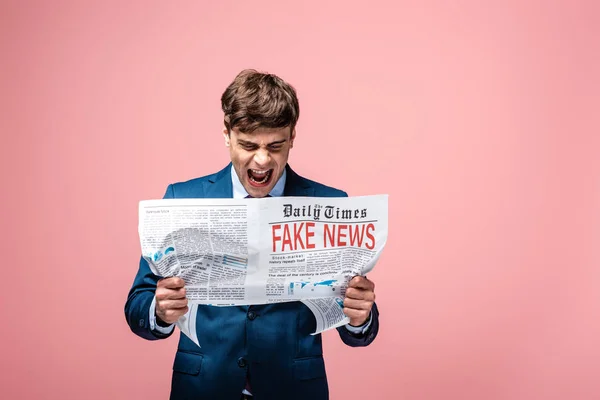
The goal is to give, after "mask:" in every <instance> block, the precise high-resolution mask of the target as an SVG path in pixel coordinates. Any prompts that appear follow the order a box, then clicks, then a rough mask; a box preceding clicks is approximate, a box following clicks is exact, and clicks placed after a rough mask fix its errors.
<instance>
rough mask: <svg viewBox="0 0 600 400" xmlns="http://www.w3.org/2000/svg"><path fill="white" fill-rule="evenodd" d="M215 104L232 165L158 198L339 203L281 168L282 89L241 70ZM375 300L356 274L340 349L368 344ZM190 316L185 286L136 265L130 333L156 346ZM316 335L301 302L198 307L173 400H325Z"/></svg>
mask: <svg viewBox="0 0 600 400" xmlns="http://www.w3.org/2000/svg"><path fill="white" fill-rule="evenodd" d="M221 104H222V108H223V112H224V122H225V127H224V129H223V137H224V140H225V146H227V147H228V148H229V154H230V157H231V163H230V164H229V165H228V166H226V167H225V168H224V169H222V170H221V171H220V172H217V173H216V174H213V175H208V176H205V177H202V178H198V179H193V180H191V181H188V182H183V183H176V184H172V185H169V186H168V188H167V191H166V194H165V196H164V197H165V198H245V197H254V198H257V197H266V196H313V197H342V196H347V195H346V193H344V192H342V191H340V190H337V189H333V188H331V187H327V186H325V185H322V184H320V183H316V182H314V181H310V180H308V179H305V178H303V177H301V176H299V175H298V174H296V173H295V172H294V171H293V170H292V169H291V168H290V167H289V165H288V163H287V161H288V156H289V152H290V149H292V148H293V146H294V140H295V139H296V130H295V127H296V122H297V121H298V115H299V106H298V100H297V97H296V92H295V90H294V89H293V88H292V87H291V86H290V85H289V84H287V83H286V82H284V81H283V80H282V79H280V78H278V77H277V76H275V75H270V74H263V73H259V72H257V71H254V70H245V71H242V72H241V73H240V74H239V75H238V76H237V77H236V78H235V80H234V81H233V82H232V83H231V84H230V85H229V87H228V88H227V89H226V90H225V92H224V93H223V96H222V97H221ZM374 301H375V293H374V284H373V282H371V281H370V280H368V279H367V278H366V277H360V276H357V277H354V278H353V279H352V280H351V281H350V283H349V287H348V289H347V291H346V298H345V300H344V313H345V314H346V315H347V316H348V317H349V319H350V323H349V324H348V325H346V326H342V327H339V328H338V332H339V335H340V338H341V339H342V341H343V342H344V343H346V344H347V345H349V346H353V347H356V346H367V345H369V344H370V343H371V342H372V341H373V340H374V339H375V336H376V335H377V331H378V329H379V320H378V311H377V306H376V305H375V303H374ZM188 311H189V309H188V306H187V299H186V297H185V288H184V282H183V280H181V279H180V278H176V277H171V278H164V279H159V277H157V276H156V275H154V274H153V273H152V272H151V271H150V268H149V267H148V264H147V262H146V261H145V260H144V259H143V258H142V259H141V260H140V267H139V271H138V273H137V275H136V277H135V280H134V283H133V287H132V289H131V291H130V292H129V296H128V298H127V303H126V305H125V315H126V318H127V323H128V324H129V326H130V328H131V330H132V331H133V332H134V333H135V334H137V335H139V336H141V337H143V338H145V339H148V340H156V339H164V338H167V337H169V336H170V335H171V334H172V333H173V330H174V325H173V324H174V323H175V322H176V321H177V320H178V319H179V318H180V317H181V316H183V315H185V314H186V313H187V312H188ZM315 329H316V322H315V319H314V316H313V314H312V313H311V311H310V310H309V309H308V308H307V307H306V306H305V305H304V304H302V303H301V302H288V303H278V304H269V305H256V306H244V307H241V306H238V307H211V306H199V307H198V310H197V320H196V331H197V335H198V338H199V340H200V344H201V346H202V347H198V346H197V345H196V344H195V343H193V342H192V341H191V340H190V339H189V338H188V337H187V336H185V335H180V339H179V345H178V349H177V354H176V355H175V362H174V365H173V378H172V384H171V399H177V400H179V399H210V400H213V399H225V400H238V399H240V398H242V399H253V400H271V399H273V400H279V399H286V400H294V399H298V400H300V399H314V400H325V399H328V397H329V395H328V386H327V378H326V373H325V364H324V362H323V350H322V346H321V335H320V334H318V335H311V333H312V332H314V331H315Z"/></svg>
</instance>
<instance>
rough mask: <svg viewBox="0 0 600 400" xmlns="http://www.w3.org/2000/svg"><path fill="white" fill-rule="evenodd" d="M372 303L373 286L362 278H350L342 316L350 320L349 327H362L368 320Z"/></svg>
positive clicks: (373, 296)
mask: <svg viewBox="0 0 600 400" xmlns="http://www.w3.org/2000/svg"><path fill="white" fill-rule="evenodd" d="M374 302H375V284H374V283H373V282H371V281H370V280H368V279H367V278H365V277H364V276H355V277H354V278H352V280H351V281H350V283H349V284H348V288H347V289H346V298H345V299H344V314H346V316H347V317H348V318H350V325H352V326H361V325H364V324H365V323H366V322H367V321H368V319H369V314H371V307H373V303H374Z"/></svg>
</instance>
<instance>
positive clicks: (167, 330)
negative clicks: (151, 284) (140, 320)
mask: <svg viewBox="0 0 600 400" xmlns="http://www.w3.org/2000/svg"><path fill="white" fill-rule="evenodd" d="M148 321H150V330H152V331H155V332H159V333H162V334H163V335H168V334H170V333H171V332H173V329H174V328H175V324H171V325H169V326H167V327H162V326H160V325H158V324H157V323H156V297H152V303H151V304H150V316H149V318H148Z"/></svg>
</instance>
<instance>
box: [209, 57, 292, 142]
mask: <svg viewBox="0 0 600 400" xmlns="http://www.w3.org/2000/svg"><path fill="white" fill-rule="evenodd" d="M221 108H222V109H223V112H224V113H225V118H224V119H225V127H226V128H227V131H228V132H231V129H233V128H237V129H239V130H240V132H243V133H250V132H253V131H254V130H256V129H257V128H259V127H263V128H284V127H287V126H289V127H290V128H291V131H293V130H294V127H295V126H296V122H297V121H298V117H299V115H300V107H299V105H298V98H297V97H296V90H295V89H294V88H293V87H292V86H291V85H290V84H288V83H287V82H285V81H284V80H283V79H281V78H279V77H278V76H276V75H272V74H267V73H261V72H258V71H255V70H253V69H246V70H243V71H242V72H240V73H239V74H238V76H236V77H235V79H234V80H233V82H231V84H230V85H229V86H228V87H227V89H225V92H223V95H222V96H221Z"/></svg>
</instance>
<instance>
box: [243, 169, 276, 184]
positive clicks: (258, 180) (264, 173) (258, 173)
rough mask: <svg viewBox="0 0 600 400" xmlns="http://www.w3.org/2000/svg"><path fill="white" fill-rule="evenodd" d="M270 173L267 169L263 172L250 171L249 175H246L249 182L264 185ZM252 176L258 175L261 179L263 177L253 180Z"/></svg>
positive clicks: (257, 170)
mask: <svg viewBox="0 0 600 400" xmlns="http://www.w3.org/2000/svg"><path fill="white" fill-rule="evenodd" d="M270 171H271V170H270V169H267V170H264V171H261V170H259V169H250V172H251V173H250V174H248V176H249V177H250V180H251V181H252V182H256V183H265V182H266V181H267V180H268V179H269V177H270V176H271V174H270ZM252 175H258V176H259V177H261V176H262V175H264V177H261V178H259V179H257V178H255V177H254V176H252Z"/></svg>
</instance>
